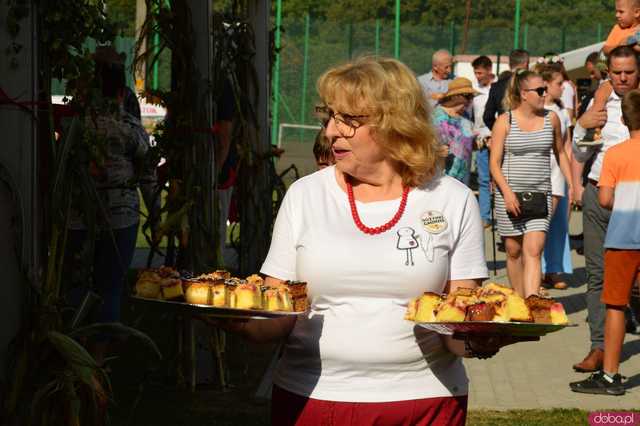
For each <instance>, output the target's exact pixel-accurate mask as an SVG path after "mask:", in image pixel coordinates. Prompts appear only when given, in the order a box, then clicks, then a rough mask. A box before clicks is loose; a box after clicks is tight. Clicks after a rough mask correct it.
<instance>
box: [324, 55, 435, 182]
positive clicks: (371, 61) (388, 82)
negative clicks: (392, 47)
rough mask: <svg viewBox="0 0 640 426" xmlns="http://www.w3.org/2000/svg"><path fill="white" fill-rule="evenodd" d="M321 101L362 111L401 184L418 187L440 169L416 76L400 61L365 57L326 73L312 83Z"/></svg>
mask: <svg viewBox="0 0 640 426" xmlns="http://www.w3.org/2000/svg"><path fill="white" fill-rule="evenodd" d="M317 89H318V93H319V95H320V98H321V99H322V100H323V102H324V103H325V104H326V105H327V106H328V107H329V108H331V109H333V110H335V111H339V112H341V113H344V114H349V115H366V116H367V118H365V119H364V120H359V121H363V122H364V123H365V124H367V125H369V127H370V128H371V130H372V134H373V135H374V137H375V139H376V141H377V142H378V143H379V145H380V146H381V148H382V150H383V152H384V153H385V155H386V156H387V157H388V158H389V159H391V160H392V161H393V162H394V163H395V165H396V167H397V170H398V173H399V174H400V176H401V177H402V182H403V184H404V185H406V186H420V185H422V184H424V183H425V182H426V181H427V180H429V179H430V178H431V177H433V175H434V174H435V172H436V170H438V169H439V168H441V165H442V164H441V163H442V160H443V157H442V154H441V152H442V151H441V150H440V143H439V142H438V139H437V138H436V136H435V132H434V129H433V127H432V126H431V111H430V109H429V106H428V103H427V100H426V98H425V95H424V92H423V91H422V87H421V86H420V84H419V83H418V80H417V79H416V76H415V75H414V74H413V72H411V70H410V69H409V68H408V67H407V66H406V65H404V64H403V63H402V62H400V61H398V60H396V59H391V58H384V57H372V56H365V57H361V58H358V59H356V60H355V61H352V62H349V63H346V64H344V65H340V66H337V67H335V68H332V69H330V70H328V71H327V72H325V73H324V74H323V75H322V76H321V77H320V78H319V79H318V84H317Z"/></svg>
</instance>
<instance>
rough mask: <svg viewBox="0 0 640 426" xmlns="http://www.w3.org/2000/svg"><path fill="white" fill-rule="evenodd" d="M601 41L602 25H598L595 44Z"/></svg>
mask: <svg viewBox="0 0 640 426" xmlns="http://www.w3.org/2000/svg"><path fill="white" fill-rule="evenodd" d="M601 41H602V24H601V23H598V39H597V40H596V43H600V42H601Z"/></svg>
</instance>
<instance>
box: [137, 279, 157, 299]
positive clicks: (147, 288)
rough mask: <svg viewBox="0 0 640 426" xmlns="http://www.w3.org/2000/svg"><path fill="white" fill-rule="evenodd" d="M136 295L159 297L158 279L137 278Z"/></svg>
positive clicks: (148, 297) (150, 297)
mask: <svg viewBox="0 0 640 426" xmlns="http://www.w3.org/2000/svg"><path fill="white" fill-rule="evenodd" d="M136 295H137V296H139V297H145V298H147V299H159V298H160V285H158V281H149V280H147V279H144V280H138V282H137V283H136Z"/></svg>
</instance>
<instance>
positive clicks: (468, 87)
mask: <svg viewBox="0 0 640 426" xmlns="http://www.w3.org/2000/svg"><path fill="white" fill-rule="evenodd" d="M479 94H480V92H478V91H477V90H475V89H474V88H473V84H471V80H469V79H468V78H464V77H458V78H455V79H454V80H452V81H451V82H450V83H449V89H448V90H447V93H445V94H444V95H442V98H441V100H442V99H446V98H450V97H452V96H456V95H473V96H476V95H479Z"/></svg>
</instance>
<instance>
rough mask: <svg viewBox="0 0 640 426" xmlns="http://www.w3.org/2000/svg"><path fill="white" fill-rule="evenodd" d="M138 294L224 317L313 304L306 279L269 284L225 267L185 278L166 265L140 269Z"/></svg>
mask: <svg viewBox="0 0 640 426" xmlns="http://www.w3.org/2000/svg"><path fill="white" fill-rule="evenodd" d="M134 297H135V298H136V299H143V300H145V301H152V302H158V303H164V304H170V305H174V306H177V307H180V306H182V307H187V308H192V310H195V311H197V313H199V314H204V315H210V316H220V317H250V318H273V317H278V316H285V315H299V314H301V313H303V312H306V311H307V309H308V307H309V302H308V299H307V284H306V283H305V282H302V281H285V282H282V283H278V284H276V285H266V284H265V281H264V280H263V279H262V277H260V276H259V275H257V274H254V275H251V276H249V277H247V278H244V279H242V278H237V277H232V276H231V274H230V273H229V272H228V271H223V270H218V271H214V272H211V273H208V274H202V275H200V276H197V277H195V278H182V277H181V276H180V274H179V273H178V272H177V271H176V270H175V269H173V268H170V267H166V266H163V267H160V268H157V269H145V270H142V271H140V272H139V274H138V279H137V281H136V284H135V295H134Z"/></svg>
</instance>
